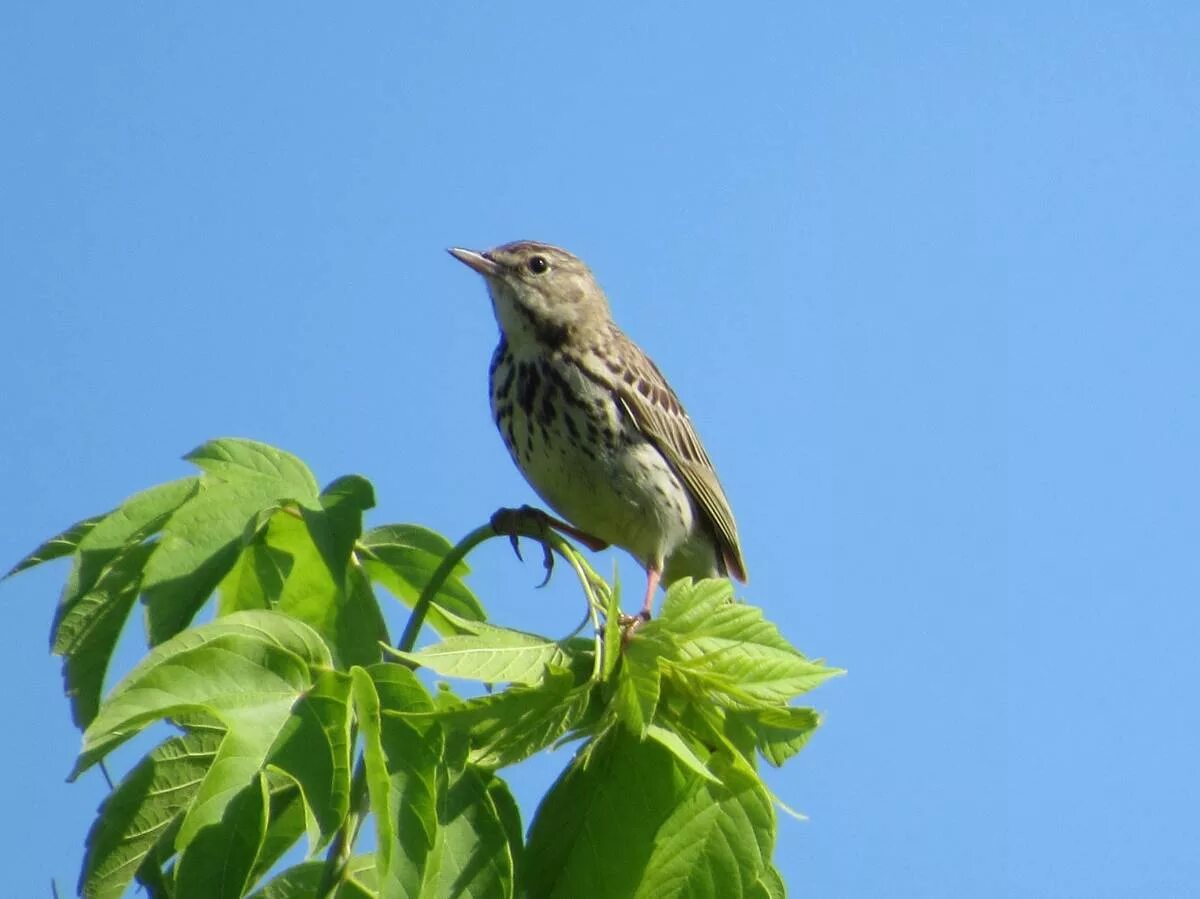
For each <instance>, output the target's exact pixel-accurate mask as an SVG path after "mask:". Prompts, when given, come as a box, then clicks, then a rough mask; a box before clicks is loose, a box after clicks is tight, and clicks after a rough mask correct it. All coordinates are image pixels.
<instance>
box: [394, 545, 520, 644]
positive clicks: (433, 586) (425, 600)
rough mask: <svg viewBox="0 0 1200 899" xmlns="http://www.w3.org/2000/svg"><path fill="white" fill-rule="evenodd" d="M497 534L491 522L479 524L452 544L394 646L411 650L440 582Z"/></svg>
mask: <svg viewBox="0 0 1200 899" xmlns="http://www.w3.org/2000/svg"><path fill="white" fill-rule="evenodd" d="M497 536H499V535H498V534H497V533H496V530H495V528H493V527H492V525H491V522H488V523H487V524H485V525H481V526H479V527H477V528H475V530H473V531H471V533H469V534H467V536H465V537H463V538H462V539H461V540H459V541H458V543H456V544H455V545H454V548H453V549H451V550H450V552H448V553H446V555H445V556H444V557H443V558H442V562H441V564H440V565H438V567H437V568H435V569H434V571H433V575H432V576H431V577H430V578H429V580H428V581H427V582H426V584H425V589H424V590H422V591H421V595H420V596H419V597H418V598H417V603H416V605H414V606H413V610H412V614H411V615H409V616H408V623H407V624H405V625H404V633H402V634H401V635H400V642H399V643H397V644H396V648H397V649H399V650H401V651H402V652H412V648H413V646H415V645H416V642H417V635H418V634H420V633H421V626H422V625H423V624H424V623H425V616H427V615H428V614H429V607H430V606H431V605H432V604H433V598H434V597H435V596H437V595H438V591H439V590H441V589H442V584H444V583H446V578H448V577H450V574H451V572H453V571H454V569H455V568H456V567H457V566H458V563H459V562H461V561H462V560H463V558H464V557H465V556H466V555H467V553H469V552H470V551H471V550H473V549H474V548H475V547H477V546H478V545H479V544H480V543H483V542H484V541H485V540H489V539H491V538H492V537H497Z"/></svg>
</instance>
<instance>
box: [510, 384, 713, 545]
mask: <svg viewBox="0 0 1200 899" xmlns="http://www.w3.org/2000/svg"><path fill="white" fill-rule="evenodd" d="M610 406H611V408H610ZM495 411H496V413H497V424H498V425H499V427H500V433H501V436H502V437H503V438H504V442H505V444H506V446H507V447H508V450H509V453H510V454H511V455H512V458H513V461H515V462H516V464H517V466H518V467H519V468H520V469H521V472H522V473H523V474H524V475H525V478H526V480H528V481H529V483H530V485H531V486H532V487H533V488H534V490H536V491H537V493H538V495H539V496H541V498H542V499H543V500H545V501H546V503H547V504H549V505H550V507H551V508H553V509H554V511H555V512H557V513H558V514H559V515H561V516H562V517H563V518H565V519H566V520H567V521H569V522H571V524H573V525H575V526H576V527H578V528H580V529H581V530H583V531H586V532H587V533H589V534H591V535H592V536H594V537H596V538H598V539H600V540H603V541H604V542H606V543H611V544H614V545H616V546H621V547H624V548H625V549H627V550H629V551H630V552H631V553H633V555H634V556H636V557H637V558H638V559H639V561H641V562H642V563H643V564H656V565H659V566H661V565H662V564H663V562H664V561H665V560H666V559H667V558H668V557H669V556H671V555H672V554H673V553H674V552H675V550H676V549H677V548H678V547H680V546H681V545H682V544H684V543H685V542H687V541H688V538H689V536H691V534H692V531H693V527H694V524H695V521H696V511H695V508H694V506H693V504H692V500H691V498H690V496H689V495H688V492H687V490H686V488H685V487H684V485H683V483H682V482H681V481H680V479H679V477H678V476H677V475H676V474H675V472H674V471H673V470H672V469H671V467H670V466H669V465H668V463H667V462H666V460H665V459H664V458H663V456H662V454H661V453H660V452H659V451H658V450H657V449H656V448H655V447H654V446H653V445H652V444H651V443H649V442H648V441H647V440H646V438H645V437H644V436H643V435H642V434H641V432H639V431H637V430H636V429H634V428H632V426H631V425H629V424H627V423H626V422H625V421H624V420H623V419H622V417H621V415H620V412H619V410H618V409H617V408H616V406H615V404H614V403H611V401H607V400H606V399H605V398H599V399H597V398H589V400H588V402H586V403H582V402H581V403H577V404H574V405H567V404H561V403H560V404H559V406H558V408H556V410H555V411H554V412H553V413H550V412H549V411H548V410H547V412H546V414H542V410H541V409H540V408H539V407H537V406H536V405H534V407H533V408H532V410H531V411H530V412H526V411H525V410H524V409H522V408H521V407H520V405H518V404H512V405H510V407H509V408H508V409H507V410H505V413H506V414H505V415H501V414H500V410H499V409H497V410H495Z"/></svg>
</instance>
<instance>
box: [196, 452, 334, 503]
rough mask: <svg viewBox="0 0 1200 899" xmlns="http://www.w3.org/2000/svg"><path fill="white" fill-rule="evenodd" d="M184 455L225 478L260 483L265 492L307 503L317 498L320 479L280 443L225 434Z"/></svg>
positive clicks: (202, 467)
mask: <svg viewBox="0 0 1200 899" xmlns="http://www.w3.org/2000/svg"><path fill="white" fill-rule="evenodd" d="M183 458H185V459H187V460H188V461H189V462H192V463H194V464H195V465H196V466H197V467H199V468H201V469H203V470H204V471H206V472H207V473H209V474H211V475H213V476H215V477H217V478H219V479H221V480H222V481H228V482H237V481H241V482H252V483H256V484H258V485H259V487H258V488H257V489H259V490H261V491H262V492H267V493H274V494H275V495H277V496H279V497H280V498H288V499H294V500H296V501H297V502H299V503H302V504H304V505H314V504H315V503H316V502H317V496H318V487H317V481H316V478H314V477H313V474H312V472H311V471H309V469H308V466H307V465H305V464H304V463H303V462H301V461H300V460H299V459H297V458H296V457H295V456H293V455H292V454H291V453H288V452H285V451H284V450H281V449H279V448H278V447H274V446H268V445H267V444H265V443H259V442H258V441H255V440H245V439H242V438H238V437H225V438H221V439H218V440H210V441H208V442H207V443H204V444H202V445H201V446H198V447H196V449H194V450H192V451H191V452H190V453H188V454H187V455H186V456H184V457H183Z"/></svg>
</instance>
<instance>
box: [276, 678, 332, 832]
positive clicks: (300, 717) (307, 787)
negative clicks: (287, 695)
mask: <svg viewBox="0 0 1200 899" xmlns="http://www.w3.org/2000/svg"><path fill="white" fill-rule="evenodd" d="M349 701H350V678H349V677H348V676H346V675H345V674H342V673H341V672H338V671H329V670H325V671H320V672H318V673H317V677H316V681H315V682H314V683H313V685H312V687H311V688H309V689H308V690H307V691H306V692H305V693H304V694H303V695H302V696H301V697H300V698H299V699H298V700H296V703H295V704H294V705H293V706H292V709H291V713H290V714H289V715H288V718H287V720H286V721H285V722H284V723H283V726H282V728H281V729H280V731H279V733H278V735H277V736H276V738H275V743H274V745H273V746H272V747H271V748H270V749H269V750H268V751H267V755H266V762H267V763H268V764H270V765H271V766H272V767H274V768H277V769H278V770H280V771H282V772H283V773H285V774H287V775H288V776H289V777H291V778H292V779H293V780H294V781H295V782H296V783H297V785H298V786H299V787H300V790H301V793H302V794H303V797H304V805H305V809H306V812H307V815H308V817H309V818H310V819H311V820H310V822H309V828H308V829H309V846H310V851H311V852H316V851H317V850H318V849H319V848H320V847H322V846H324V845H325V844H326V843H327V842H328V841H329V840H330V839H331V838H332V836H333V834H334V831H336V830H337V828H338V827H339V826H340V825H341V823H342V821H343V820H344V819H345V817H346V813H347V811H348V810H349V807H350V709H349Z"/></svg>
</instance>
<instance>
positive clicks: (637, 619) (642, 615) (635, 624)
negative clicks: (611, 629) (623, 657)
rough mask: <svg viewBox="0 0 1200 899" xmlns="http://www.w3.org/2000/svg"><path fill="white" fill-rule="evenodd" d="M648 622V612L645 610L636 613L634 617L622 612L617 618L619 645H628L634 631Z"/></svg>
mask: <svg viewBox="0 0 1200 899" xmlns="http://www.w3.org/2000/svg"><path fill="white" fill-rule="evenodd" d="M649 620H650V612H649V611H648V610H646V609H642V611H640V612H638V613H637V614H636V615H626V614H625V613H624V612H622V613H621V614H620V615H619V616H617V624H618V625H620V627H621V643H622V644H625V643H628V642H629V641H630V640H632V639H633V634H634V631H636V630H637V629H638V628H639V627H641V626H642V625H643V624H645V623H646V622H647V621H649Z"/></svg>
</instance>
